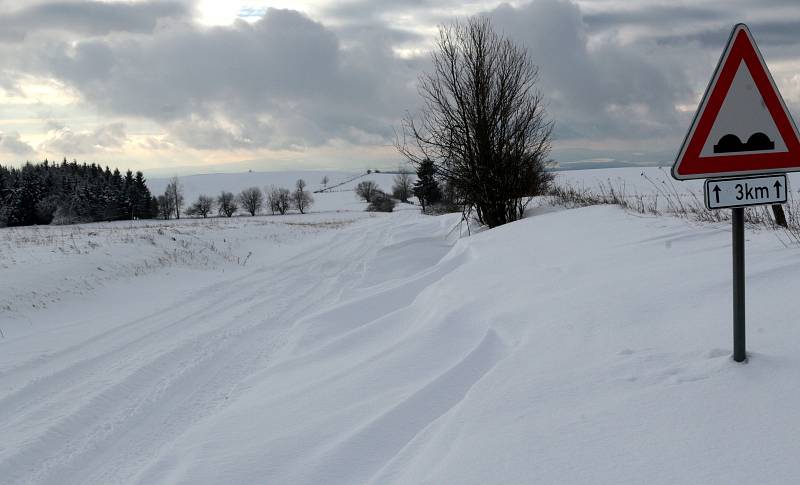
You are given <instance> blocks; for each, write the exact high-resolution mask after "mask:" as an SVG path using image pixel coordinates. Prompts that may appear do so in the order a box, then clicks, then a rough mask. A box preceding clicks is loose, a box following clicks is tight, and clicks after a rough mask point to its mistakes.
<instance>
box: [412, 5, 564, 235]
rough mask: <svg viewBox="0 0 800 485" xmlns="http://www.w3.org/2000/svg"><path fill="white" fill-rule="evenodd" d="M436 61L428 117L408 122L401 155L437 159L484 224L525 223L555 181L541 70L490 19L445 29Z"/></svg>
mask: <svg viewBox="0 0 800 485" xmlns="http://www.w3.org/2000/svg"><path fill="white" fill-rule="evenodd" d="M432 61H433V69H432V71H431V72H428V73H424V74H422V76H421V77H420V79H419V93H420V95H421V97H422V101H423V108H422V111H421V112H420V114H419V116H418V117H416V118H415V117H412V116H408V117H406V118H405V119H404V120H403V124H402V130H401V134H400V136H398V140H397V141H396V147H397V149H398V150H399V151H400V153H401V154H402V155H404V156H405V157H406V158H407V159H408V160H409V161H410V162H411V163H413V164H415V165H417V166H418V167H419V165H421V164H422V162H423V161H425V160H428V159H429V160H431V161H432V162H433V163H434V165H435V167H436V173H437V175H438V176H439V177H441V178H442V179H443V180H444V181H445V182H446V183H447V184H448V186H450V187H452V189H453V190H454V191H455V193H456V194H457V196H458V198H459V200H460V201H461V202H463V203H464V204H465V205H466V206H467V207H470V208H473V209H474V210H475V213H476V215H477V217H478V219H479V220H480V221H481V222H482V223H484V224H486V225H488V226H489V227H495V226H498V225H500V224H504V223H506V222H509V221H513V220H516V219H519V218H520V217H522V215H523V212H524V210H525V207H526V206H527V204H528V203H529V202H530V199H531V197H532V196H535V195H539V194H543V193H545V192H546V191H547V189H548V188H549V185H550V183H551V181H552V178H553V177H552V174H550V173H549V172H546V171H545V167H546V163H547V162H548V156H549V153H550V135H551V133H552V130H553V123H552V122H551V121H548V119H547V117H546V116H545V111H544V102H543V98H542V95H541V93H540V92H539V90H538V89H537V82H538V68H537V67H536V66H535V65H534V64H533V62H532V61H531V60H530V58H529V56H528V53H527V51H526V50H525V49H524V48H521V47H519V46H517V45H515V44H514V43H513V42H512V41H510V40H509V39H506V38H504V37H502V36H501V35H499V34H497V33H496V32H495V31H494V30H493V29H492V26H491V23H490V21H489V20H488V19H486V18H483V17H475V18H472V19H470V20H468V21H467V23H466V24H462V23H454V24H451V25H448V26H443V27H440V29H439V38H438V40H437V43H436V47H435V49H434V52H433V55H432Z"/></svg>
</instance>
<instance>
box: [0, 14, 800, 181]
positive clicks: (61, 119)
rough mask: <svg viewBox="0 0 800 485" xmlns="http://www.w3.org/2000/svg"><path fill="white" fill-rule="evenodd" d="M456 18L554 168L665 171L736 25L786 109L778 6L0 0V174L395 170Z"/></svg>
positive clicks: (793, 54) (782, 17) (796, 60)
mask: <svg viewBox="0 0 800 485" xmlns="http://www.w3.org/2000/svg"><path fill="white" fill-rule="evenodd" d="M474 14H483V15H488V16H490V17H491V18H492V19H493V21H494V24H495V26H496V28H497V29H498V30H501V31H502V32H503V33H504V34H505V35H507V36H509V37H511V38H513V39H514V40H515V41H517V42H518V43H520V44H522V45H524V46H525V47H527V49H528V50H529V52H530V54H531V56H532V58H533V60H534V62H536V63H537V64H538V65H539V66H540V75H541V80H540V81H541V89H542V92H543V94H544V95H545V98H546V100H547V102H548V111H549V113H550V115H551V116H552V117H553V119H555V121H556V123H557V128H556V140H555V149H554V152H553V158H554V159H555V160H556V161H558V162H559V163H561V164H562V165H565V166H566V165H569V164H572V165H573V166H576V164H583V163H587V162H588V163H603V162H605V161H613V162H615V163H619V162H628V163H651V164H658V163H661V164H670V163H671V161H672V159H673V158H674V155H675V152H676V151H677V150H678V148H679V145H680V142H681V140H682V136H683V134H684V133H685V131H686V130H687V128H688V125H689V123H690V120H691V117H692V115H693V113H694V110H695V108H696V106H697V103H698V101H699V98H700V96H701V95H702V92H703V90H704V89H705V86H706V83H707V82H708V79H709V77H710V76H711V73H712V71H713V68H714V65H715V63H716V61H717V59H718V57H719V54H720V52H721V50H722V48H723V46H724V43H725V41H726V40H727V37H728V34H729V32H730V29H731V28H732V26H733V24H735V23H736V22H739V21H745V22H747V23H748V24H749V26H750V28H751V31H752V33H753V35H754V36H755V38H756V41H757V42H758V43H759V46H760V48H761V51H762V53H763V54H764V56H765V58H766V61H767V63H768V65H769V67H770V69H771V70H772V73H773V76H774V77H775V79H776V82H777V84H778V86H779V88H780V89H781V92H782V94H783V96H784V98H785V100H786V101H787V103H788V105H789V107H790V109H791V110H792V112H793V114H795V115H797V111H798V109H800V70H799V68H800V55H798V52H800V49H798V48H799V47H800V2H797V1H796V0H725V1H722V0H717V1H708V0H706V1H704V0H696V1H686V2H678V1H667V0H642V1H636V2H634V1H624V0H585V1H584V0H577V1H573V0H533V1H532V2H526V1H522V2H510V3H500V2H487V1H478V0H468V1H463V2H450V1H448V0H350V1H336V0H309V1H307V2H303V1H301V0H297V1H289V0H285V1H284V0H275V1H260V0H252V1H237V0H225V1H211V0H197V1H191V0H174V1H173V0H167V1H139V2H91V1H86V2H75V1H69V0H61V1H49V0H27V1H25V2H20V1H16V0H13V1H12V0H0V51H1V52H0V118H2V125H0V163H3V164H15V165H16V164H18V163H20V162H22V161H24V160H39V159H42V158H44V157H49V158H51V159H52V158H55V159H61V158H63V157H64V156H66V157H68V158H69V159H72V158H77V159H78V160H80V161H84V160H86V161H96V162H100V163H102V164H104V165H105V164H108V165H112V166H120V167H130V168H134V169H143V170H149V171H150V173H158V172H162V173H168V172H170V171H175V172H181V171H185V170H187V169H186V168H185V167H193V168H191V169H190V170H191V171H208V170H241V169H250V168H252V169H256V170H270V169H276V170H283V169H287V168H291V169H329V168H331V169H332V168H341V169H361V168H366V167H373V168H374V167H391V166H397V164H398V163H399V162H400V161H401V159H400V157H399V156H398V155H397V154H396V153H395V152H394V149H393V148H392V147H391V143H392V140H393V136H394V135H393V130H394V129H395V128H397V127H398V120H399V118H401V117H402V116H403V115H404V113H405V112H406V111H411V112H413V111H414V110H415V109H416V107H417V105H418V96H417V93H416V87H415V82H416V79H417V76H418V75H419V73H420V72H421V71H423V70H425V69H427V67H428V57H429V52H428V48H429V46H430V45H431V43H432V41H433V38H434V36H435V34H436V27H437V25H439V24H441V23H445V22H449V21H452V20H453V19H455V18H464V17H465V16H468V15H474Z"/></svg>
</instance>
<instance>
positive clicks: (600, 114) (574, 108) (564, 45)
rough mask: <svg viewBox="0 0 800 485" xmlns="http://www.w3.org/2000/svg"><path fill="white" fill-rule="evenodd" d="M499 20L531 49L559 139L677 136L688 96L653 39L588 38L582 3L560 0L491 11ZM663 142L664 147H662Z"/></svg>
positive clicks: (685, 84)
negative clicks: (628, 41)
mask: <svg viewBox="0 0 800 485" xmlns="http://www.w3.org/2000/svg"><path fill="white" fill-rule="evenodd" d="M488 15H489V16H490V17H491V18H492V20H493V22H494V24H495V26H496V28H497V29H498V30H501V31H503V32H504V33H505V34H506V35H508V36H510V37H511V38H512V39H514V40H516V41H517V42H518V43H519V44H522V45H524V46H525V47H527V48H528V49H529V53H530V55H531V57H532V59H533V61H534V62H535V63H536V64H538V65H539V67H540V79H541V89H542V91H543V93H544V95H545V98H546V99H547V100H549V102H550V107H549V111H550V112H551V113H552V115H553V116H554V117H555V119H556V121H557V128H556V130H557V131H556V133H557V135H558V137H559V138H561V139H569V138H578V139H581V138H582V139H603V138H609V137H613V138H616V139H623V140H624V139H638V138H642V137H653V138H663V137H667V138H668V140H667V143H663V142H662V145H663V144H669V143H671V142H672V139H673V138H675V137H677V133H678V131H679V130H680V125H681V121H682V119H683V117H685V115H684V114H683V113H679V112H677V111H676V108H675V106H676V105H677V104H679V103H680V102H681V101H683V100H686V99H687V98H690V97H691V96H692V94H693V93H692V89H691V87H690V85H689V83H688V81H687V80H686V79H685V78H684V77H683V76H682V75H681V74H680V73H681V72H682V71H681V68H680V66H678V65H676V64H674V63H672V62H670V60H669V59H663V58H662V59H657V58H656V57H654V56H653V52H652V50H654V49H655V44H654V43H646V42H642V43H637V44H633V45H628V44H623V43H621V42H619V41H618V40H617V39H615V38H606V39H595V40H594V42H592V43H590V37H589V32H588V29H587V25H586V23H585V22H584V16H583V14H582V12H581V8H580V7H579V6H578V5H577V4H575V3H572V2H569V1H565V0H536V1H534V2H531V3H529V4H527V5H525V6H523V7H512V6H510V5H502V6H500V7H498V8H496V9H494V10H492V11H490V12H488ZM661 148H662V149H663V147H661Z"/></svg>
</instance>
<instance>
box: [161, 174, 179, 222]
mask: <svg viewBox="0 0 800 485" xmlns="http://www.w3.org/2000/svg"><path fill="white" fill-rule="evenodd" d="M164 196H165V197H168V198H170V199H172V200H171V203H172V208H173V210H174V211H175V218H176V219H180V218H181V209H182V208H183V185H181V183H180V181H179V180H178V177H177V176H175V177H172V179H170V181H169V184H167V191H166V192H165V193H164Z"/></svg>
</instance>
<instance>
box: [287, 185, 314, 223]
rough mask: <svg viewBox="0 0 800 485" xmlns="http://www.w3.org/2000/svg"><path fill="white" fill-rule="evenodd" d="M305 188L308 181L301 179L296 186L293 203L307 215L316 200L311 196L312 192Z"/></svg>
mask: <svg viewBox="0 0 800 485" xmlns="http://www.w3.org/2000/svg"><path fill="white" fill-rule="evenodd" d="M305 188H306V181H305V180H303V179H299V180H298V181H297V183H296V184H295V189H294V192H293V193H292V203H293V204H294V206H295V207H296V208H297V210H299V211H300V213H301V214H305V213H306V210H307V209H308V208H309V207H311V204H313V203H314V198H313V197H312V196H311V193H310V192H308V191H307V190H305Z"/></svg>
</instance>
